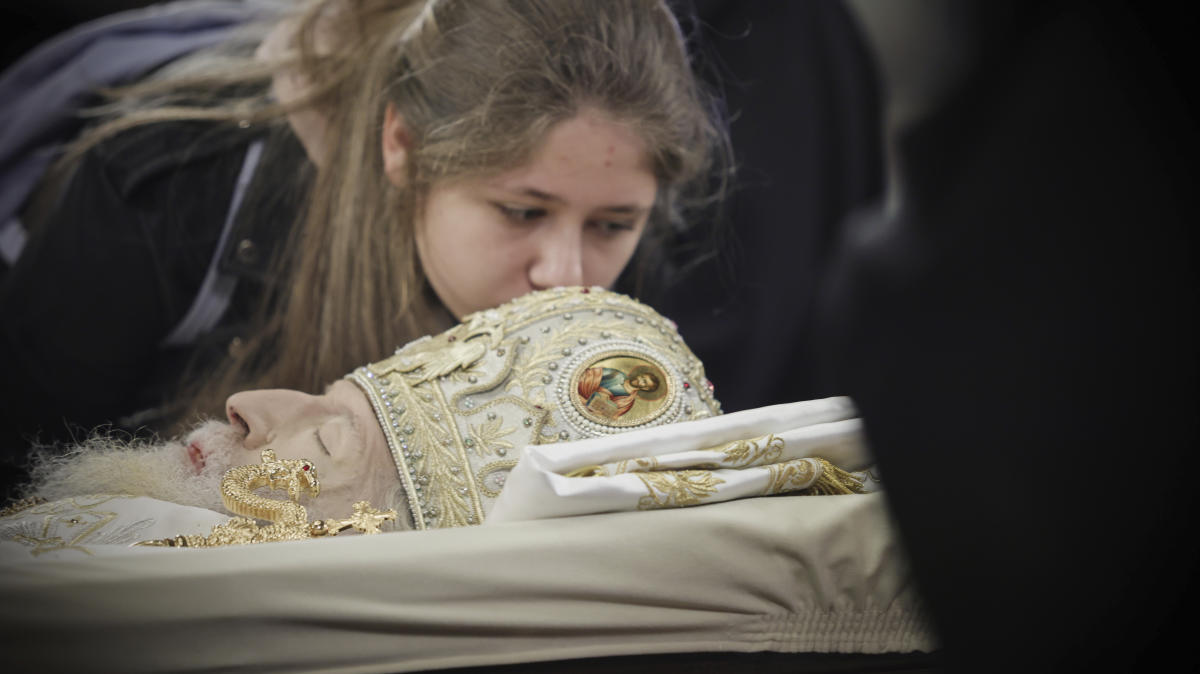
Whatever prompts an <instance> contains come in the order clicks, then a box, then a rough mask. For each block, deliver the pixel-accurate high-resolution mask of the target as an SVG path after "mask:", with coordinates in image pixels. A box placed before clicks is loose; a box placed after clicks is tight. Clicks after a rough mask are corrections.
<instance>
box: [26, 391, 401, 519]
mask: <svg viewBox="0 0 1200 674" xmlns="http://www.w3.org/2000/svg"><path fill="white" fill-rule="evenodd" d="M226 413H227V415H228V416H229V420H230V422H229V423H223V422H219V421H208V422H205V423H203V424H201V425H200V426H198V427H196V428H195V429H194V430H193V431H192V432H190V433H189V434H187V436H186V437H184V438H183V439H175V440H169V441H165V442H161V443H146V442H128V441H125V440H122V439H120V438H111V437H106V436H98V437H95V438H92V439H90V440H88V441H85V442H83V443H81V444H80V445H78V446H77V447H75V448H73V449H72V451H71V452H69V453H68V454H66V455H64V456H54V455H51V454H49V453H46V454H43V455H42V457H41V458H40V460H38V462H37V464H36V465H35V467H34V483H33V489H34V493H37V494H39V495H41V496H44V497H46V498H48V499H51V500H53V499H57V498H65V497H69V496H78V495H81V494H132V495H135V496H150V497H152V498H157V499H161V500H165V501H172V502H175V503H181V504H184V505H192V506H199V507H203V508H209V509H211V510H217V511H221V510H223V506H222V504H221V497H220V490H219V485H220V480H221V478H222V476H223V475H224V473H225V471H227V470H228V469H230V468H232V467H234V466H240V465H246V464H256V463H259V461H260V460H261V456H260V455H261V452H262V450H263V449H265V448H270V449H273V450H275V454H276V456H277V457H278V458H281V459H309V460H310V461H312V462H313V464H314V465H315V466H316V468H317V474H318V477H319V479H320V483H321V495H320V496H319V497H318V498H317V499H316V500H314V501H302V504H303V505H305V507H307V508H308V510H309V515H310V516H311V517H313V518H324V517H335V518H337V517H346V516H348V515H349V514H350V512H351V508H352V504H353V503H354V502H355V501H360V500H368V501H370V502H371V503H372V505H374V506H375V507H377V508H383V509H386V508H389V507H397V508H398V509H402V508H403V507H404V506H403V505H402V504H401V503H398V502H397V500H396V499H398V498H399V496H398V490H399V486H400V485H399V479H398V478H397V475H396V467H395V465H394V463H393V462H392V458H391V455H390V454H389V452H388V448H387V442H386V440H384V437H383V432H382V431H381V430H380V428H379V423H378V422H377V421H376V420H375V415H374V412H373V411H372V409H371V405H370V403H369V402H368V401H367V399H366V396H365V395H363V393H362V392H361V391H360V390H359V389H358V387H356V386H355V385H354V384H352V383H350V382H348V381H339V382H337V383H335V384H333V385H332V386H330V387H329V388H328V389H327V390H326V392H325V393H324V394H323V395H319V396H314V395H308V394H305V393H300V392H297V391H287V390H269V391H245V392H242V393H237V394H235V395H233V396H230V398H229V400H228V401H227V402H226ZM263 494H264V495H265V496H268V497H269V498H286V496H285V495H283V494H275V493H266V492H263Z"/></svg>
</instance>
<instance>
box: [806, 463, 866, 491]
mask: <svg viewBox="0 0 1200 674" xmlns="http://www.w3.org/2000/svg"><path fill="white" fill-rule="evenodd" d="M814 460H815V461H816V462H817V463H818V464H820V466H821V476H820V477H818V478H817V481H816V483H815V484H813V486H812V488H811V489H810V490H809V491H810V492H811V493H812V494H814V495H827V496H832V495H836V494H865V493H867V489H866V487H865V486H864V485H863V481H862V480H861V479H859V478H857V477H855V476H854V474H853V473H850V472H849V471H845V470H842V469H841V468H838V467H837V466H835V465H833V464H832V463H830V462H829V461H826V460H825V459H814Z"/></svg>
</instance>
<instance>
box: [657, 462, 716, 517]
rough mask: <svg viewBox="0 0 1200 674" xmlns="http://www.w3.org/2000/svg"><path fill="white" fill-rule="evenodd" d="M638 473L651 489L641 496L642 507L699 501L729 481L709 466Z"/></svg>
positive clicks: (668, 506)
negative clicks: (707, 468) (717, 474)
mask: <svg viewBox="0 0 1200 674" xmlns="http://www.w3.org/2000/svg"><path fill="white" fill-rule="evenodd" d="M634 475H637V477H638V479H639V480H641V481H642V484H644V485H646V490H647V491H649V492H650V493H649V495H647V496H643V497H641V498H640V499H638V510H656V509H658V508H682V507H685V506H694V505H699V504H700V503H701V502H703V501H704V499H706V498H709V497H711V496H712V495H713V494H716V493H717V485H720V484H724V483H725V480H722V479H721V478H719V477H717V476H716V475H714V474H713V473H712V471H708V470H672V471H664V472H651V473H634Z"/></svg>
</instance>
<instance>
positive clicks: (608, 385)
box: [347, 287, 721, 529]
mask: <svg viewBox="0 0 1200 674" xmlns="http://www.w3.org/2000/svg"><path fill="white" fill-rule="evenodd" d="M347 378H348V379H351V380H352V381H354V382H355V383H356V384H358V385H359V386H360V387H361V388H362V389H363V390H364V391H365V392H366V394H367V397H368V398H369V399H370V400H371V405H372V406H373V407H374V409H375V414H376V416H377V418H378V420H379V423H380V425H381V426H382V428H383V431H384V435H385V436H386V437H387V442H388V447H389V448H390V449H391V452H392V457H393V458H394V459H395V461H396V468H397V470H398V471H399V473H400V481H401V482H402V483H403V485H404V490H405V493H406V496H407V497H408V503H409V507H410V511H411V514H412V520H413V526H414V528H416V529H428V528H441V527H457V526H467V525H472V524H479V523H480V522H482V521H483V519H484V517H485V515H486V514H487V513H488V512H489V511H490V510H491V506H492V504H493V503H494V501H495V499H496V497H498V496H499V495H500V491H501V489H502V488H503V486H504V481H505V478H506V477H507V475H508V472H509V471H510V470H511V469H512V468H513V466H515V465H516V463H517V455H518V453H519V452H520V450H521V448H522V447H525V446H527V445H542V444H547V443H554V442H566V441H570V440H579V439H583V438H592V437H597V436H602V435H607V434H612V433H621V432H625V431H631V430H637V429H642V428H649V427H651V426H659V425H662V424H669V423H673V422H676V421H684V420H689V419H699V418H702V417H707V416H712V415H714V414H720V413H721V407H720V404H719V403H718V402H717V401H716V400H715V399H714V398H713V395H712V384H710V383H709V381H708V380H707V379H705V377H704V367H703V365H701V363H700V360H699V359H698V358H696V356H695V355H694V354H693V353H692V352H691V350H689V349H688V347H687V345H686V344H684V342H683V340H682V339H681V338H680V337H679V333H678V332H677V331H676V329H675V324H674V323H672V322H671V321H669V320H667V319H665V318H663V317H662V316H660V315H658V313H656V312H655V311H654V310H653V309H651V308H650V307H648V306H646V305H644V304H641V303H640V302H637V301H635V300H632V299H630V298H628V297H626V296H624V295H619V294H616V293H612V292H609V291H607V290H604V289H602V288H578V287H576V288H556V289H553V290H544V291H539V292H535V293H531V294H529V295H526V296H524V297H521V298H518V299H516V300H513V301H512V302H509V303H508V304H505V305H503V306H500V307H498V308H496V309H489V310H486V311H481V312H478V313H475V314H471V315H470V316H467V317H466V318H465V319H464V320H463V322H462V323H461V324H459V325H458V326H456V327H454V328H451V329H450V330H447V331H446V332H444V333H442V334H440V335H437V336H435V337H425V338H422V339H420V340H417V341H415V342H411V343H409V344H408V345H406V346H404V347H402V348H400V349H398V350H397V351H396V353H395V355H393V356H391V357H390V358H388V359H386V360H383V361H380V362H378V363H374V364H372V365H367V366H365V367H360V368H358V369H357V370H355V371H354V372H352V373H351V374H349V375H347Z"/></svg>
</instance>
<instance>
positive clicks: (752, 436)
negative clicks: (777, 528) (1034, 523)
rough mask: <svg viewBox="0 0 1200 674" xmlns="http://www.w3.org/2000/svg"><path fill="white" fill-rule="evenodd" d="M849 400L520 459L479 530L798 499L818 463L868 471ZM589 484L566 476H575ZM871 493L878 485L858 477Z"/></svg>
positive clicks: (591, 442) (543, 450)
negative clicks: (782, 496) (786, 495)
mask: <svg viewBox="0 0 1200 674" xmlns="http://www.w3.org/2000/svg"><path fill="white" fill-rule="evenodd" d="M854 415H855V409H854V405H853V404H852V403H851V402H850V400H849V399H848V398H826V399H822V400H808V401H804V402H798V403H791V404H787V405H774V406H771V407H762V408H758V409H754V410H747V411H745V412H738V413H736V414H726V415H724V416H719V417H712V418H709V419H702V420H699V421H692V422H688V423H684V424H670V425H666V426H659V427H656V428H648V429H646V430H643V431H637V432H633V433H626V434H623V435H616V436H610V437H602V438H591V439H588V440H581V441H578V442H571V443H562V444H554V445H536V446H530V447H526V448H525V449H524V450H522V453H521V459H520V461H519V462H518V463H517V465H516V467H514V468H513V470H512V472H511V473H510V474H509V476H508V478H507V481H506V483H505V486H504V491H503V493H501V494H500V497H499V498H498V499H497V500H496V505H495V506H494V507H493V509H492V511H491V512H490V513H489V514H488V518H487V521H486V523H489V524H492V523H497V522H508V521H513V520H536V519H546V518H551V517H565V516H570V515H585V514H592V513H604V512H618V511H622V510H652V509H657V508H664V507H681V506H696V505H704V504H711V503H716V502H720V501H728V500H731V499H736V498H746V497H750V496H760V495H764V494H774V493H781V492H787V491H799V490H801V489H805V488H808V487H810V486H812V484H813V483H815V482H816V480H817V478H819V477H820V475H821V473H822V471H823V470H824V469H823V467H822V465H821V464H820V463H818V462H817V461H816V458H817V457H819V458H822V459H826V460H828V461H830V462H832V463H833V464H834V465H836V466H838V467H839V468H842V469H845V470H851V471H862V470H863V469H865V468H867V467H868V466H869V465H870V464H871V459H870V454H869V452H868V451H867V448H866V444H865V442H864V441H863V438H862V424H861V421H860V420H859V419H857V418H855V417H854ZM589 467H591V470H590V471H588V472H594V473H595V474H594V475H589V476H587V477H577V476H569V475H570V474H571V473H573V472H575V471H579V470H586V469H588V468H589ZM856 477H857V478H858V480H859V481H861V482H862V483H864V486H865V488H866V489H868V490H875V489H877V488H878V483H877V482H876V481H875V480H874V478H873V476H871V475H870V474H868V473H865V472H864V473H860V474H858V475H857V476H856Z"/></svg>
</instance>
